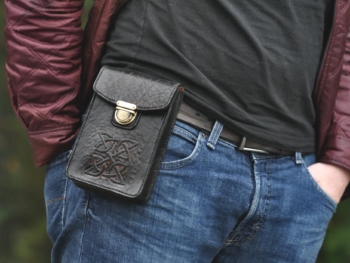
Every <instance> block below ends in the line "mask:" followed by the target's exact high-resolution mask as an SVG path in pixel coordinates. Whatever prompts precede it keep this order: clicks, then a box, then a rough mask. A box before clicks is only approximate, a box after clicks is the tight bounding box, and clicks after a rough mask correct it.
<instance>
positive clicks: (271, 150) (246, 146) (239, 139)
mask: <svg viewBox="0 0 350 263" xmlns="http://www.w3.org/2000/svg"><path fill="white" fill-rule="evenodd" d="M177 119H178V120H181V121H183V122H186V123H188V124H190V125H192V126H194V127H196V128H198V129H201V130H205V131H208V132H210V131H211V130H212V127H213V125H214V123H215V120H214V119H213V118H211V117H209V116H208V115H206V114H205V113H203V112H201V111H199V110H198V109H196V108H194V107H192V106H191V105H189V104H188V103H186V102H182V105H181V108H180V112H179V114H178V116H177ZM220 138H222V139H224V140H226V141H228V142H231V143H233V144H234V145H236V146H237V148H238V149H239V150H242V151H250V152H257V153H263V154H279V155H293V154H294V153H295V152H294V151H288V150H283V149H278V148H275V147H271V146H268V145H264V144H260V143H258V142H255V141H252V140H250V139H247V138H246V137H245V136H244V135H240V134H238V133H236V132H235V131H233V130H231V129H229V128H228V127H226V126H224V127H223V129H222V131H221V134H220Z"/></svg>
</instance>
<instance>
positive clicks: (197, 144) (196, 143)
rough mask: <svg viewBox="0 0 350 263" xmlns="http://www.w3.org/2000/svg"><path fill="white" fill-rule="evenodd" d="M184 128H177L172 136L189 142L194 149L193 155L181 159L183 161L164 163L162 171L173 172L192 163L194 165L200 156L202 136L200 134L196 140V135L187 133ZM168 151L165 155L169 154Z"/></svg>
mask: <svg viewBox="0 0 350 263" xmlns="http://www.w3.org/2000/svg"><path fill="white" fill-rule="evenodd" d="M181 129H182V128H176V127H175V129H174V132H173V134H172V135H171V136H173V135H175V136H178V137H179V139H183V140H186V141H188V142H189V144H191V147H192V151H191V153H190V154H189V155H188V156H187V157H185V158H181V159H177V160H172V161H163V162H162V165H161V168H160V169H161V170H172V169H178V168H181V167H183V166H186V165H188V164H190V163H192V162H193V161H194V160H195V159H196V158H197V156H198V155H199V152H200V149H201V141H202V140H201V139H202V138H203V137H202V134H201V133H199V134H198V136H197V137H196V138H195V137H194V136H195V135H194V134H192V133H190V132H187V131H186V130H184V129H182V131H181ZM167 152H168V149H167V151H166V153H165V154H167Z"/></svg>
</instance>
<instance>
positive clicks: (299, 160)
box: [294, 152, 304, 164]
mask: <svg viewBox="0 0 350 263" xmlns="http://www.w3.org/2000/svg"><path fill="white" fill-rule="evenodd" d="M294 159H295V163H296V164H302V163H303V162H304V160H303V157H302V156H301V152H295V157H294Z"/></svg>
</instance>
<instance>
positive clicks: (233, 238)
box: [225, 158, 260, 246]
mask: <svg viewBox="0 0 350 263" xmlns="http://www.w3.org/2000/svg"><path fill="white" fill-rule="evenodd" d="M251 160H252V162H253V165H252V172H251V178H252V180H253V181H254V187H253V189H252V196H253V198H252V200H251V202H250V206H249V208H248V212H247V215H246V216H245V218H243V220H242V221H241V222H240V223H239V224H238V226H237V227H236V228H235V229H234V230H233V231H232V232H231V234H230V235H229V237H228V239H227V240H226V241H225V245H226V246H228V245H232V244H237V242H238V241H237V238H238V236H239V235H240V234H241V230H242V228H244V227H245V226H246V225H247V224H248V223H249V221H250V220H251V219H252V218H253V216H254V213H255V212H256V209H257V208H258V203H256V202H255V199H257V198H259V196H260V183H259V184H258V179H259V178H258V176H257V174H256V173H255V162H256V160H255V159H254V158H252V159H251ZM243 241H245V239H243Z"/></svg>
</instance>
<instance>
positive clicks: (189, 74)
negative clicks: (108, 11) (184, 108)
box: [103, 0, 334, 151]
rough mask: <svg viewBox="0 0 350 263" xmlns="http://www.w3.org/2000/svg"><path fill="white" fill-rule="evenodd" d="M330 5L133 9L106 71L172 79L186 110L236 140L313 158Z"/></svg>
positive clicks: (186, 4)
mask: <svg viewBox="0 0 350 263" xmlns="http://www.w3.org/2000/svg"><path fill="white" fill-rule="evenodd" d="M333 2H334V1H333V0H321V1H319V0H316V1H301V0H300V1H293V2H291V1H276V0H269V1H264V2H263V3H262V2H260V1H257V0H254V1H246V2H241V1H227V0H219V1H215V2H214V1H201V2H195V1H183V0H181V1H176V2H172V1H153V0H149V1H137V0H131V1H130V2H129V3H128V4H127V5H126V6H125V7H124V8H123V9H122V10H121V11H120V13H119V14H118V16H117V19H116V20H115V24H114V27H113V28H112V29H111V35H110V39H109V42H108V44H107V51H106V55H105V57H104V59H103V64H110V65H116V66H129V67H134V68H136V69H139V70H141V71H152V72H156V73H157V74H162V75H164V76H166V77H168V78H172V79H175V80H177V81H179V82H181V83H183V84H184V85H185V87H186V92H187V93H186V94H187V95H186V99H187V100H188V101H189V102H191V103H192V104H193V105H195V106H196V107H198V108H200V109H201V110H203V111H205V112H206V113H208V114H209V115H211V116H212V117H214V118H216V119H218V120H219V121H221V122H223V123H224V124H225V125H227V126H229V127H230V128H232V129H234V130H235V131H237V132H238V133H241V134H242V135H245V136H246V137H248V138H251V139H253V140H256V141H258V142H261V143H264V144H268V145H271V146H274V147H279V148H282V149H288V150H298V151H312V150H313V148H314V138H315V131H314V123H315V112H314V108H313V103H312V91H313V87H314V83H315V78H316V74H317V70H318V66H319V63H320V60H321V55H322V50H323V47H324V42H325V39H326V38H327V33H328V30H325V24H326V25H327V24H330V19H331V15H330V14H331V13H332V12H331V9H332V7H333ZM119 36H122V37H119Z"/></svg>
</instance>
